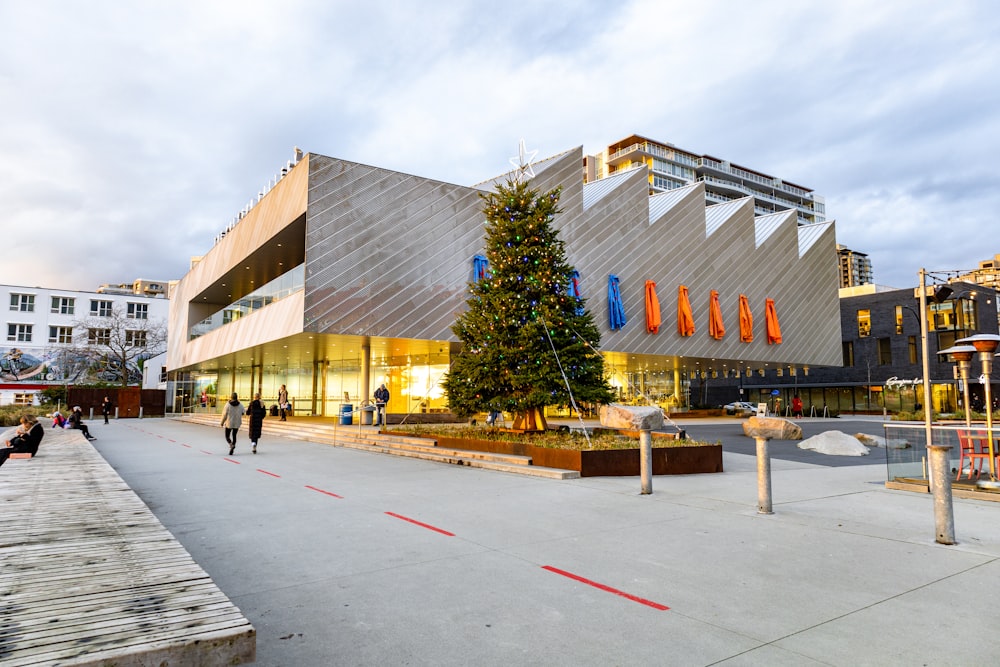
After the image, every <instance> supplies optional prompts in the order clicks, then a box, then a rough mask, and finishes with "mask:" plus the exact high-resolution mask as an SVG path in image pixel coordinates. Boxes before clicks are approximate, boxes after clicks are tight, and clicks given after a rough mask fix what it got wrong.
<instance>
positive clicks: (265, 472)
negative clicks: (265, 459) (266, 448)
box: [257, 468, 281, 479]
mask: <svg viewBox="0 0 1000 667" xmlns="http://www.w3.org/2000/svg"><path fill="white" fill-rule="evenodd" d="M257 472H262V473H264V474H265V475H270V476H271V477H277V478H279V479H280V478H281V475H275V474H274V473H273V472H268V471H266V470H261V469H260V468H257Z"/></svg>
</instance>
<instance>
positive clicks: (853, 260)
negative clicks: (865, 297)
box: [837, 243, 875, 287]
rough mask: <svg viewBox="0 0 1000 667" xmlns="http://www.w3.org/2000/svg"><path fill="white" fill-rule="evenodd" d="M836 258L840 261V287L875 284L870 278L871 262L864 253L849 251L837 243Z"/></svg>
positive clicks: (871, 277)
mask: <svg viewBox="0 0 1000 667" xmlns="http://www.w3.org/2000/svg"><path fill="white" fill-rule="evenodd" d="M837 257H838V258H839V260H840V286H841V287H856V286H858V285H870V284H872V283H874V282H875V280H874V278H873V276H872V261H871V260H870V259H869V258H868V255H866V254H865V253H863V252H858V251H856V250H851V249H850V248H848V247H846V246H842V245H840V244H839V243H838V244H837Z"/></svg>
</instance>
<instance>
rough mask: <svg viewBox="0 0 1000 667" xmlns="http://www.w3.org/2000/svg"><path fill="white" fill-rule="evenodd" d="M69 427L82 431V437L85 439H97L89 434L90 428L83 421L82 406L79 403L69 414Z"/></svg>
mask: <svg viewBox="0 0 1000 667" xmlns="http://www.w3.org/2000/svg"><path fill="white" fill-rule="evenodd" d="M69 427H70V428H76V429H79V430H80V431H82V432H83V437H85V438H86V439H87V440H97V438H95V437H94V436H92V435H90V429H89V428H87V425H86V424H84V423H83V408H81V407H80V406H79V405H78V406H76V407H75V408H73V413H72V414H70V416H69Z"/></svg>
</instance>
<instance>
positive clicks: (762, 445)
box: [754, 437, 774, 514]
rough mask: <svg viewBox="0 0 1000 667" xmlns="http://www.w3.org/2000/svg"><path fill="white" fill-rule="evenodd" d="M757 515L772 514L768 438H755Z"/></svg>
mask: <svg viewBox="0 0 1000 667" xmlns="http://www.w3.org/2000/svg"><path fill="white" fill-rule="evenodd" d="M754 439H755V440H756V441H757V513H758V514H774V512H773V511H772V510H771V454H770V453H769V452H768V451H767V442H768V440H770V438H762V437H757V438H754Z"/></svg>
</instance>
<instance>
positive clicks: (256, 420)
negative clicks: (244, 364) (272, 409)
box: [247, 392, 267, 454]
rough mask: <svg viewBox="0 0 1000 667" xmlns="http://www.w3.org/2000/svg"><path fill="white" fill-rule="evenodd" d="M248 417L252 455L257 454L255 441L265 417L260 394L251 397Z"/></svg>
mask: <svg viewBox="0 0 1000 667" xmlns="http://www.w3.org/2000/svg"><path fill="white" fill-rule="evenodd" d="M247 414H249V415H250V444H252V445H253V453H254V454H256V453H257V441H258V440H260V432H261V430H263V428H264V417H266V416H267V407H265V406H264V401H262V400H260V392H257V393H256V394H254V395H253V401H251V402H250V408H249V409H248V410H247Z"/></svg>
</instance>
